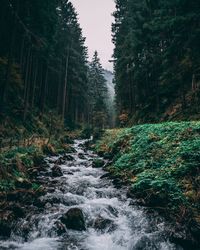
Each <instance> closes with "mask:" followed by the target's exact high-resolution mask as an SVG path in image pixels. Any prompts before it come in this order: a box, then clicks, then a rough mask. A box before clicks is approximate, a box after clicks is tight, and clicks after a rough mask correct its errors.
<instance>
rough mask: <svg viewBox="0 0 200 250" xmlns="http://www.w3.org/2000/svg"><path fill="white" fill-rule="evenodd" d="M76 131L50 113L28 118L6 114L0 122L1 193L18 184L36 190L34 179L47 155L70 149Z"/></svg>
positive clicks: (18, 186) (10, 189)
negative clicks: (25, 120) (69, 128)
mask: <svg viewBox="0 0 200 250" xmlns="http://www.w3.org/2000/svg"><path fill="white" fill-rule="evenodd" d="M77 133H79V132H72V131H69V130H66V129H64V128H63V126H62V122H61V120H60V117H58V116H56V115H55V114H53V113H49V114H48V115H44V116H43V117H42V118H41V117H38V116H34V115H33V116H31V117H30V119H29V120H28V121H27V122H25V123H24V122H23V121H22V120H21V119H19V120H18V119H17V118H16V117H14V116H7V117H6V118H5V119H4V120H3V122H1V125H0V193H2V192H3V193H5V192H10V191H13V190H17V189H20V188H24V189H32V190H35V189H36V190H37V189H38V188H39V184H38V183H36V182H35V181H34V178H35V176H37V174H38V172H39V170H40V169H41V167H42V166H43V165H44V160H43V159H44V157H45V156H47V155H56V154H62V153H64V152H70V150H71V147H70V143H72V140H73V139H74V138H75V137H76V136H77Z"/></svg>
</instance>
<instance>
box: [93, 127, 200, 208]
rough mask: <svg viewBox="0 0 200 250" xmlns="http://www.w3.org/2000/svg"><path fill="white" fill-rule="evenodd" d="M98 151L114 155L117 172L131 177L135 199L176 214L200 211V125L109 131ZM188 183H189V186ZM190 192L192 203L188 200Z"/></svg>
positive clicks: (99, 143)
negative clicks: (143, 200)
mask: <svg viewBox="0 0 200 250" xmlns="http://www.w3.org/2000/svg"><path fill="white" fill-rule="evenodd" d="M113 134H114V136H113ZM96 148H97V151H98V152H101V153H102V152H104V153H105V154H107V153H108V152H109V153H111V154H112V157H113V167H114V169H115V171H114V172H115V173H117V174H121V176H125V173H126V177H127V175H128V178H129V181H130V183H131V187H132V192H133V194H135V196H136V197H139V198H143V199H146V200H148V202H149V203H152V201H153V200H154V203H155V200H156V204H154V205H157V206H165V207H166V206H168V207H171V208H173V209H174V208H177V210H179V209H180V206H185V207H187V208H188V209H189V208H192V209H195V208H196V207H199V203H200V201H199V198H198V196H199V193H198V191H197V190H198V189H199V188H200V185H199V182H198V181H197V180H198V178H197V177H198V175H199V173H200V151H199V149H200V122H181V123H178V122H168V123H161V124H145V125H138V126H134V127H132V128H129V129H120V130H118V131H116V130H115V132H114V131H106V133H105V134H104V136H103V138H102V140H100V141H99V142H98V143H97V147H96ZM127 172H128V174H127ZM185 180H189V181H187V185H186V184H185V182H186V181H185ZM188 182H189V183H188ZM195 189H196V191H195ZM194 191H195V192H194ZM191 192H192V193H193V203H189V198H188V196H189V195H188V194H191ZM194 193H195V194H196V196H197V197H196V200H195V197H194ZM194 200H195V202H194ZM148 202H147V203H148Z"/></svg>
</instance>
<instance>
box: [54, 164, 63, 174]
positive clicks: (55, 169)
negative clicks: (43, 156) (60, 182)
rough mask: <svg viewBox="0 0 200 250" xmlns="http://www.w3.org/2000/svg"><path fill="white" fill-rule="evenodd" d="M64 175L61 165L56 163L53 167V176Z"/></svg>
mask: <svg viewBox="0 0 200 250" xmlns="http://www.w3.org/2000/svg"><path fill="white" fill-rule="evenodd" d="M60 176H63V173H62V170H61V167H59V166H58V165H54V167H53V168H52V177H60Z"/></svg>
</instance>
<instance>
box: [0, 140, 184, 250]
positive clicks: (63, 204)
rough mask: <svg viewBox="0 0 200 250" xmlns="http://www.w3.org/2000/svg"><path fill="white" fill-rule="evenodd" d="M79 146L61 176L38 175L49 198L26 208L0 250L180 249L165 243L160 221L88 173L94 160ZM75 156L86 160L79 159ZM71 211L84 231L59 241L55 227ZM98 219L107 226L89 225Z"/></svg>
mask: <svg viewBox="0 0 200 250" xmlns="http://www.w3.org/2000/svg"><path fill="white" fill-rule="evenodd" d="M83 143H84V141H81V140H77V141H75V143H74V148H75V150H76V152H75V153H73V154H70V155H72V156H73V158H74V159H72V160H71V161H69V160H66V161H65V162H64V163H63V164H62V165H60V166H61V168H62V171H63V176H62V177H57V178H52V177H50V174H48V173H45V172H44V174H43V175H42V174H41V176H40V178H41V180H45V181H48V187H49V189H48V190H49V191H48V193H47V194H46V195H45V196H43V197H41V198H40V199H41V202H44V203H45V204H46V205H45V209H36V208H34V206H33V207H30V213H29V215H28V216H27V217H26V218H25V219H22V220H20V221H19V222H18V224H17V227H16V230H15V231H14V232H13V233H12V236H11V238H10V240H9V241H0V249H21V250H40V249H41V250H62V249H64V250H65V249H66V250H73V249H79V250H125V249H127V250H171V249H181V248H179V247H177V246H175V245H173V244H171V243H170V242H169V241H168V240H167V237H166V236H165V224H164V222H163V221H162V220H161V219H159V218H158V217H155V218H154V216H152V215H147V214H146V213H145V212H144V211H143V209H142V208H140V207H138V206H136V205H134V202H133V201H131V200H129V199H127V198H126V190H118V189H116V188H114V186H113V185H112V182H111V181H110V180H108V179H102V178H100V177H101V176H102V175H103V174H105V172H104V171H103V170H102V169H95V168H92V159H94V158H95V157H97V156H96V155H95V154H93V153H92V152H91V151H87V150H84V147H83ZM80 155H81V158H83V156H84V157H85V159H80ZM57 159H58V157H51V158H48V159H46V161H47V162H48V164H49V165H50V167H52V166H53V165H54V163H53V162H54V161H56V160H57ZM49 171H51V170H49ZM132 203H133V204H132ZM73 207H78V208H80V209H82V211H83V213H84V216H85V219H86V225H87V230H86V231H81V232H80V231H75V230H67V232H66V233H64V234H63V235H62V236H58V235H57V234H56V230H55V222H56V221H58V220H59V218H60V217H61V215H63V214H64V213H66V212H67V211H68V210H69V209H70V208H73ZM100 217H101V218H105V219H109V220H110V221H111V222H112V223H110V224H109V226H108V227H107V228H105V229H104V230H98V229H95V227H94V221H95V220H96V219H97V218H100ZM25 229H26V230H25ZM25 231H28V233H27V232H26V233H24V232H25Z"/></svg>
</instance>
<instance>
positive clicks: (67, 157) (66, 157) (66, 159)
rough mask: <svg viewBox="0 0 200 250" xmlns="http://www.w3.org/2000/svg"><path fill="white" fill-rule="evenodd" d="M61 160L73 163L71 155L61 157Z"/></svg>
mask: <svg viewBox="0 0 200 250" xmlns="http://www.w3.org/2000/svg"><path fill="white" fill-rule="evenodd" d="M63 160H65V161H73V160H74V157H73V156H72V155H65V156H63Z"/></svg>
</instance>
